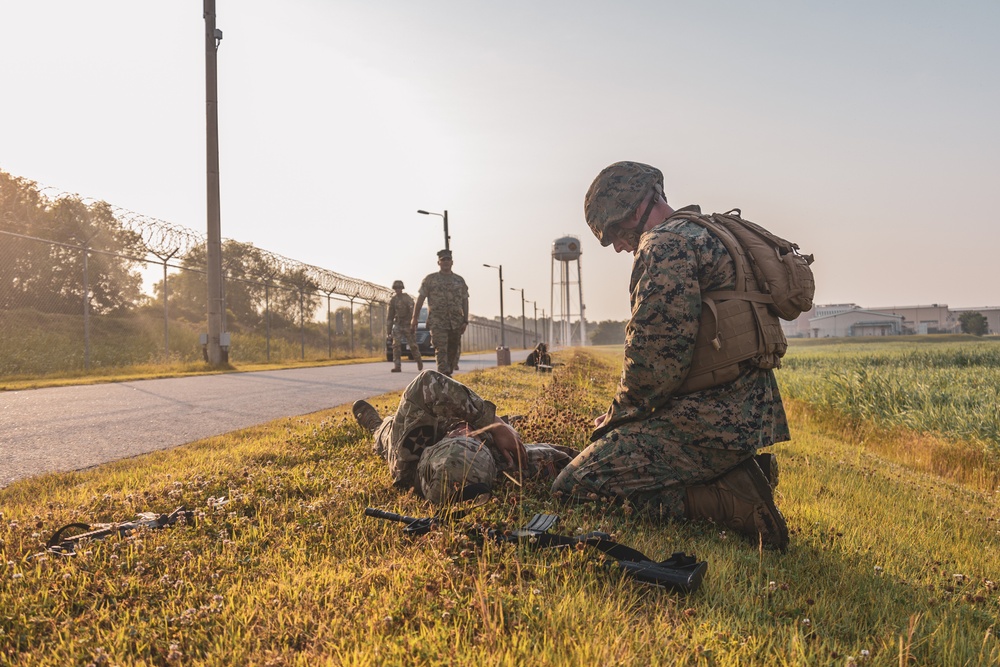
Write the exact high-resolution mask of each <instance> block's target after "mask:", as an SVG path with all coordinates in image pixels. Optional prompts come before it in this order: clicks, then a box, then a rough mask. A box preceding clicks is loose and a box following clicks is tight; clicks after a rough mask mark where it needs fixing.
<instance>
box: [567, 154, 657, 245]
mask: <svg viewBox="0 0 1000 667" xmlns="http://www.w3.org/2000/svg"><path fill="white" fill-rule="evenodd" d="M654 188H655V189H656V191H657V192H659V193H660V194H662V193H663V172H661V171H660V170H659V169H657V168H656V167H652V166H650V165H648V164H643V163H641V162H615V163H614V164H613V165H610V166H608V167H605V168H604V169H603V170H602V171H601V173H599V174H598V175H597V178H595V179H594V182H593V183H591V184H590V189H589V190H587V196H586V198H585V199H584V202H583V213H584V216H585V217H586V218H587V224H588V225H589V226H590V230H591V231H592V232H594V236H596V237H597V240H598V241H600V242H601V245H602V246H609V245H611V239H610V238H609V237H606V236H605V235H604V232H605V231H607V229H608V228H609V227H612V226H614V225H617V224H619V223H621V222H624V221H625V220H627V219H628V218H629V216H631V215H632V214H634V213H635V211H636V209H638V208H639V204H641V203H642V200H643V199H644V198H645V197H646V195H648V194H649V191H650V190H652V189H654Z"/></svg>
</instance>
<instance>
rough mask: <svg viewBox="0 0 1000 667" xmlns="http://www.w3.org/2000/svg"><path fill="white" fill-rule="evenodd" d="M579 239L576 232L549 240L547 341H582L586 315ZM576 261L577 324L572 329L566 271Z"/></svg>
mask: <svg viewBox="0 0 1000 667" xmlns="http://www.w3.org/2000/svg"><path fill="white" fill-rule="evenodd" d="M580 253H581V248H580V239H579V238H578V237H576V236H563V237H562V238H558V239H556V240H555V241H553V242H552V289H551V291H550V292H549V301H550V308H551V311H550V312H551V313H552V327H551V328H550V329H549V345H550V346H555V345H567V346H568V345H581V346H582V345H586V344H587V318H586V317H585V316H584V311H585V309H586V307H585V306H584V305H583V269H582V268H581V267H580ZM556 262H558V263H559V278H558V279H556ZM572 262H576V286H577V288H578V293H579V295H580V299H579V300H578V301H577V304H578V305H579V309H578V310H577V312H576V315H578V316H579V318H580V326H579V327H577V329H576V331H578V332H579V335H578V336H577V335H574V334H576V331H574V330H573V324H572V321H573V316H574V313H573V303H572V292H573V290H572V286H573V279H572V274H571V273H570V263H572ZM557 287H558V291H559V310H558V313H559V316H558V320H557V319H556V312H557V311H556V300H555V292H556V288H557Z"/></svg>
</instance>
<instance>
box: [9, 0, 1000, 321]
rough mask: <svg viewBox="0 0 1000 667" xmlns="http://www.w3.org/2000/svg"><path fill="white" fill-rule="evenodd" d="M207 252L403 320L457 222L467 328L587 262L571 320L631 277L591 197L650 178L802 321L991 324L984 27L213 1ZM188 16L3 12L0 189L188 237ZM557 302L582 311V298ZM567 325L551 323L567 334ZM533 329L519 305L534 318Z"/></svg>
mask: <svg viewBox="0 0 1000 667" xmlns="http://www.w3.org/2000/svg"><path fill="white" fill-rule="evenodd" d="M217 16H218V19H217V23H218V27H219V28H220V29H222V30H223V33H224V39H223V41H222V44H221V47H220V49H219V52H218V63H219V65H218V66H219V122H220V154H221V184H222V185H221V188H222V192H221V194H222V234H223V236H224V237H226V238H233V239H237V240H240V241H247V242H252V243H253V244H254V245H256V246H258V247H261V248H266V249H268V250H271V251H273V252H276V253H278V254H281V255H285V256H286V257H291V258H293V259H297V260H300V261H303V262H306V263H309V264H315V265H318V266H321V267H324V268H327V269H330V270H333V271H336V272H339V273H343V274H346V275H349V276H353V277H357V278H363V279H365V280H370V281H372V282H376V283H379V284H382V285H390V284H391V282H392V281H393V279H395V278H401V279H403V280H404V281H405V282H406V283H407V288H408V289H407V291H409V292H411V293H415V291H416V288H417V286H418V284H419V281H420V279H421V278H422V277H423V276H424V275H425V274H427V273H429V272H431V271H434V270H436V268H437V267H436V264H435V260H436V257H435V252H436V251H437V250H438V249H439V248H441V247H442V246H443V231H442V225H441V219H440V218H437V217H429V216H422V215H417V213H416V210H417V209H427V210H431V211H437V212H441V211H443V210H445V209H447V210H448V215H449V226H450V232H451V237H452V239H451V247H452V250H453V252H454V253H455V271H456V272H457V273H459V274H461V275H462V276H464V277H465V279H466V281H467V282H468V284H469V287H470V290H471V293H472V297H471V308H472V311H473V312H474V313H476V314H479V315H485V316H492V315H496V314H497V313H498V311H499V294H498V280H497V272H496V271H495V270H493V269H487V268H484V267H483V266H482V265H483V264H484V263H487V264H494V265H496V264H503V267H504V282H505V286H504V287H505V292H506V293H505V297H504V306H505V311H506V312H507V313H508V314H520V307H521V304H520V294H516V293H514V292H511V291H509V290H507V288H508V287H514V288H517V289H520V288H524V290H525V297H526V298H527V299H528V300H529V301H536V302H537V305H538V308H539V312H541V309H543V308H544V309H545V311H546V312H550V305H549V299H550V288H551V245H552V241H553V240H555V239H556V238H559V237H561V236H563V235H565V234H573V235H578V236H579V237H580V238H581V240H582V241H583V256H582V265H583V291H584V300H585V302H586V306H587V310H586V314H587V319H588V320H591V321H598V320H603V319H626V318H627V317H628V313H629V309H628V277H629V272H630V267H631V256H628V255H615V254H614V252H612V251H611V250H609V249H603V248H601V247H600V246H599V244H598V243H597V241H596V239H594V238H593V236H592V235H591V234H590V231H589V229H588V228H587V227H586V224H585V223H584V221H583V196H584V193H585V192H586V190H587V187H588V186H589V185H590V182H591V181H592V180H593V178H594V176H596V175H597V173H598V172H599V171H600V170H601V169H602V168H603V167H605V166H606V165H607V164H609V163H611V162H615V161H618V160H638V161H643V162H648V163H651V164H654V165H657V166H659V167H660V168H661V169H662V170H663V172H664V174H665V179H666V190H667V194H668V198H669V200H670V202H671V203H672V204H674V205H675V206H682V205H686V204H689V203H698V204H701V206H702V208H703V209H705V210H708V211H712V210H717V211H724V210H728V209H730V208H733V207H740V208H742V210H743V214H744V216H745V217H747V218H749V219H751V220H754V221H756V222H759V223H762V224H764V225H765V226H767V227H769V228H771V229H772V231H774V232H775V233H778V234H780V235H782V236H786V237H787V238H789V239H791V240H793V241H795V242H797V243H799V244H800V246H802V248H803V250H804V251H806V252H809V253H814V254H815V255H816V263H815V264H814V269H815V271H816V276H817V285H818V287H817V301H818V302H819V303H837V302H856V303H859V304H861V305H865V306H889V305H910V304H917V303H921V304H924V303H947V304H949V305H951V306H954V307H960V306H983V305H1000V296H998V295H997V293H996V285H997V272H998V264H997V259H996V254H997V249H998V247H1000V224H998V221H997V220H996V210H997V207H996V205H995V202H994V199H993V197H994V195H995V193H996V192H997V191H998V189H1000V122H998V120H997V119H998V118H1000V39H998V37H997V33H998V28H1000V2H997V1H996V0H979V1H968V0H948V2H945V1H944V0H941V1H938V2H926V1H922V0H905V1H904V0H898V1H881V2H873V1H872V0H863V1H861V0H846V1H840V2H835V3H834V2H828V1H823V2H820V1H792V0H787V1H776V0H755V1H754V2H749V1H746V2H715V1H711V0H706V1H700V2H694V1H691V2H672V1H668V0H661V1H648V2H645V1H629V0H617V1H615V2H610V1H609V2H591V1H587V0H572V1H570V0H565V1H558V0H552V1H544V0H535V1H533V2H527V1H523V0H505V1H504V2H476V1H472V0H465V1H458V0H454V1H447V2H446V1H428V2H420V1H418V0H357V1H355V0H311V1H310V0H282V1H281V2H277V1H272V2H267V3H265V2H261V1H259V0H217ZM204 25H205V24H204V20H203V17H202V3H201V2H198V1H197V0H169V1H168V0H161V1H159V2H154V1H152V0H142V1H140V0H129V1H124V0H95V1H91V2H81V1H80V0H58V1H57V0H32V1H31V2H23V1H17V2H15V1H14V0H0V62H2V63H3V72H4V76H3V93H2V97H0V100H2V104H0V169H2V170H4V171H8V172H11V173H13V174H15V175H18V176H23V177H26V178H29V179H31V180H35V181H37V182H39V184H41V185H43V186H50V187H52V188H54V190H53V191H50V192H58V191H65V192H74V193H79V194H80V195H83V196H87V197H92V198H95V199H104V200H106V201H108V202H110V203H112V204H114V205H116V206H120V207H123V208H125V209H129V210H132V211H135V212H137V213H141V214H143V215H145V216H149V217H153V218H159V219H162V220H165V221H169V222H170V223H173V224H179V225H184V226H188V227H191V228H194V229H196V230H199V231H201V232H204V230H205V219H206V214H205V208H206V206H205V199H206V198H205V54H204ZM574 290H575V287H574ZM557 310H558V308H557ZM528 312H529V314H531V313H532V304H531V303H529V304H528Z"/></svg>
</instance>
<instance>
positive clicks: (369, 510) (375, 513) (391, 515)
mask: <svg viewBox="0 0 1000 667" xmlns="http://www.w3.org/2000/svg"><path fill="white" fill-rule="evenodd" d="M365 516H371V517H375V518H376V519H387V520H389V521H399V522H400V523H406V524H410V523H413V522H414V521H419V520H420V519H417V518H414V517H412V516H403V515H402V514H396V513H395V512H386V511H385V510H380V509H375V508H374V507H366V508H365Z"/></svg>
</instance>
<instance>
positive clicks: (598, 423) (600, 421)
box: [594, 412, 608, 428]
mask: <svg viewBox="0 0 1000 667" xmlns="http://www.w3.org/2000/svg"><path fill="white" fill-rule="evenodd" d="M607 418H608V413H607V412H605V413H604V414H603V415H601V416H600V417H598V418H597V419H595V420H594V428H601V424H603V423H604V422H605V421H606V420H607Z"/></svg>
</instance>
